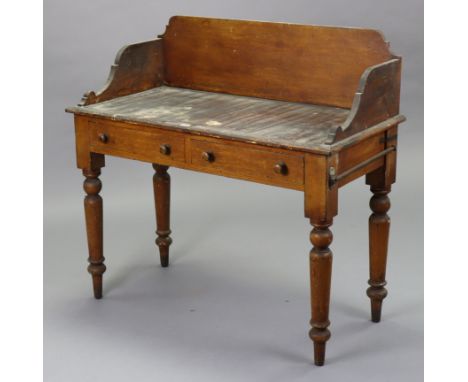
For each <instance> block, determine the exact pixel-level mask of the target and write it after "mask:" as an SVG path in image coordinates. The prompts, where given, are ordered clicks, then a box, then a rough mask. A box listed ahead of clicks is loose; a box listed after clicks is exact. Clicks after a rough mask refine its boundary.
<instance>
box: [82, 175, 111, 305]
mask: <svg viewBox="0 0 468 382" xmlns="http://www.w3.org/2000/svg"><path fill="white" fill-rule="evenodd" d="M100 173H101V171H100V170H92V169H87V170H83V175H84V176H85V177H86V179H85V181H84V183H83V188H84V190H85V192H86V197H85V199H84V209H85V218H86V233H87V236H88V251H89V258H88V261H89V266H88V272H89V273H90V274H91V276H92V279H93V291H94V297H95V298H96V299H100V298H102V275H103V273H104V272H105V271H106V266H105V265H104V256H103V243H102V241H103V240H102V237H103V232H102V231H103V224H102V198H101V196H100V195H99V192H100V191H101V187H102V185H101V181H100V180H99V178H98V176H99V175H100Z"/></svg>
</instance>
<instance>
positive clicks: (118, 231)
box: [44, 0, 423, 381]
mask: <svg viewBox="0 0 468 382" xmlns="http://www.w3.org/2000/svg"><path fill="white" fill-rule="evenodd" d="M422 8H423V2H422V1H393V2H387V1H371V0H369V1H354V2H346V1H314V2H310V1H288V2H284V1H230V2H221V1H196V2H195V1H193V2H188V1H186V2H182V1H171V2H155V1H132V2H131V3H130V2H126V1H115V0H114V1H111V0H108V1H97V2H72V1H63V0H55V1H52V0H48V1H46V2H45V8H44V13H45V23H44V28H45V36H44V37H45V41H44V64H45V65H44V101H45V102H44V167H45V172H44V195H45V196H44V207H45V213H44V237H45V241H44V312H45V313H44V341H45V343H44V376H45V380H46V381H64V380H66V381H96V380H102V381H111V380H112V381H128V380H129V379H133V380H138V381H150V380H151V381H155V380H163V379H164V380H170V381H195V380H208V381H219V380H222V381H285V380H288V381H302V380H304V381H306V380H311V379H313V378H317V379H318V378H321V380H324V381H335V380H338V378H346V379H347V380H349V379H351V380H359V381H366V380H373V381H375V380H377V381H387V380H388V381H393V380H399V381H418V380H422V374H423V365H422V364H423V302H422V301H423V276H422V274H423V271H422V264H423V245H422V240H423V185H422V184H423V171H422V168H423V167H422V154H423V147H422V137H423V116H422V110H423V96H422V93H423V70H422V68H423V21H422V17H423V15H422ZM175 14H185V15H200V16H213V17H226V18H244V19H257V20H268V21H285V22H296V23H308V24H322V25H344V26H360V27H370V28H377V29H380V30H382V31H383V32H384V34H385V36H386V38H387V40H389V41H390V42H391V46H392V50H393V51H394V52H395V53H397V54H399V55H401V56H403V63H404V72H403V80H402V100H401V102H402V103H401V109H402V113H403V114H405V115H406V116H407V118H408V121H407V122H406V123H405V124H403V125H402V126H401V128H400V132H399V135H400V140H399V142H400V143H399V157H398V161H399V166H398V179H397V183H396V185H395V186H394V189H393V191H392V193H391V195H390V197H391V200H392V203H393V205H392V209H391V211H390V214H391V218H392V225H393V226H392V232H391V242H390V252H389V261H388V272H387V273H388V277H387V280H388V283H389V285H388V289H389V296H388V297H387V299H386V300H385V303H384V312H383V321H382V322H381V323H380V324H377V325H376V324H372V323H371V322H370V321H369V302H368V298H367V297H366V295H365V289H366V287H367V285H366V281H367V278H368V274H367V272H368V271H367V218H368V215H369V208H368V200H369V197H370V192H369V191H368V189H367V187H366V186H365V185H364V182H363V181H357V182H354V183H353V184H351V185H348V186H346V187H345V188H343V189H341V190H340V208H339V215H338V216H337V217H336V219H335V222H334V225H333V227H332V230H333V232H334V235H335V239H334V242H333V243H332V249H333V252H334V269H333V285H332V303H331V312H330V316H331V317H330V318H331V321H332V325H331V328H330V329H331V331H332V338H331V340H330V341H329V342H328V349H327V364H326V366H325V367H323V368H317V367H315V366H313V364H312V361H311V359H312V344H311V341H310V340H309V339H308V337H307V331H308V329H309V326H308V318H309V315H310V313H309V293H308V288H309V286H308V283H309V279H308V251H309V249H310V243H309V240H308V233H309V231H310V225H309V223H308V221H307V220H306V219H304V218H303V198H302V194H301V193H299V192H295V191H290V190H282V189H278V188H273V187H268V186H261V185H258V184H252V183H247V182H242V181H237V180H229V179H225V178H221V177H214V176H210V175H203V174H195V173H190V172H185V171H182V170H177V169H171V171H170V173H171V175H172V184H173V188H172V190H173V192H172V230H173V235H172V237H173V239H174V243H173V245H172V246H171V267H170V268H169V269H164V270H163V269H161V268H160V267H159V259H158V255H157V251H156V248H155V245H154V229H155V227H154V226H155V223H154V208H153V197H152V183H151V177H152V174H153V170H152V168H151V166H150V165H149V164H143V163H139V162H131V161H126V160H121V159H117V158H110V157H109V158H106V167H105V168H104V169H103V175H102V176H101V179H102V181H103V186H104V187H103V191H102V193H101V195H102V196H103V198H104V203H105V216H104V219H105V242H104V245H105V256H106V258H107V260H106V264H107V266H108V270H107V272H106V273H105V277H104V280H105V281H104V293H105V298H104V299H103V300H101V301H95V300H94V299H93V298H92V297H91V280H90V277H89V275H88V274H87V272H86V264H87V263H86V258H87V253H86V250H87V248H86V241H85V232H84V224H83V212H82V198H83V191H82V188H81V183H82V175H81V174H80V172H79V171H78V170H77V169H76V168H75V158H74V135H73V122H72V117H71V115H68V114H65V113H64V111H63V110H64V108H65V107H66V106H69V105H73V104H76V103H77V101H78V100H79V98H80V96H81V94H82V93H83V92H84V91H87V90H90V89H99V88H100V87H101V86H102V85H103V83H104V81H105V79H106V78H107V75H108V71H109V66H110V64H111V63H112V62H113V60H114V57H115V53H116V52H117V50H118V49H119V48H120V47H121V46H122V45H125V44H128V43H132V42H137V41H144V40H148V39H151V38H154V37H155V35H157V34H159V33H162V32H163V31H164V27H165V24H166V22H167V20H168V19H169V17H170V16H172V15H175Z"/></svg>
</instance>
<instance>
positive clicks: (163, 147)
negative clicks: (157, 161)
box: [159, 145, 171, 155]
mask: <svg viewBox="0 0 468 382" xmlns="http://www.w3.org/2000/svg"><path fill="white" fill-rule="evenodd" d="M159 152H160V153H161V154H163V155H170V154H171V146H170V145H161V146H159Z"/></svg>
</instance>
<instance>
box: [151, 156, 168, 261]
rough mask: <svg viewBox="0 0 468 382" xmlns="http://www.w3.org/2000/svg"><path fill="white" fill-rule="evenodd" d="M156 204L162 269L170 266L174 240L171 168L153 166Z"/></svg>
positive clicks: (157, 240)
mask: <svg viewBox="0 0 468 382" xmlns="http://www.w3.org/2000/svg"><path fill="white" fill-rule="evenodd" d="M153 168H154V169H155V171H156V172H155V174H154V176H153V189H154V204H155V207H156V226H157V229H156V234H157V235H158V237H157V238H156V245H157V246H158V247H159V257H160V260H161V266H162V267H164V268H165V267H168V266H169V246H170V245H171V243H172V239H171V237H170V236H169V235H170V234H171V230H170V228H169V227H170V204H171V177H170V175H169V174H168V173H167V170H168V168H169V167H167V166H161V165H157V164H153Z"/></svg>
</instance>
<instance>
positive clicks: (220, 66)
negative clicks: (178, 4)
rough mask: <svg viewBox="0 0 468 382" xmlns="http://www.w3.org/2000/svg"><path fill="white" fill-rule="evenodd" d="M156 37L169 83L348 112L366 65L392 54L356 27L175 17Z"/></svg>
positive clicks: (370, 33)
mask: <svg viewBox="0 0 468 382" xmlns="http://www.w3.org/2000/svg"><path fill="white" fill-rule="evenodd" d="M162 37H163V49H164V58H165V68H164V69H165V72H164V77H165V81H166V83H167V84H168V85H170V86H177V87H185V88H191V89H198V90H207V91H215V92H224V93H230V94H238V95H245V96H255V97H261V98H269V99H278V100H283V101H293V102H306V103H312V104H322V105H331V106H338V107H348V108H349V107H351V105H352V102H353V97H354V93H355V92H356V90H357V87H358V84H359V79H360V77H361V75H362V74H363V72H364V71H365V70H366V68H368V67H370V66H372V65H376V64H379V63H382V62H384V61H387V60H389V59H390V58H392V57H393V55H392V53H391V52H390V50H389V47H388V44H387V43H386V42H385V40H384V38H383V36H382V34H381V33H380V32H379V31H376V30H371V29H360V28H340V27H325V26H313V25H298V24H287V23H271V22H258V21H245V20H224V19H210V18H201V17H184V16H175V17H172V18H171V19H170V21H169V25H168V26H167V28H166V32H165V33H164V35H163V36H162Z"/></svg>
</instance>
